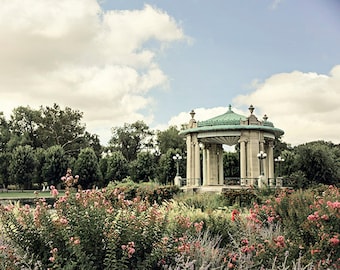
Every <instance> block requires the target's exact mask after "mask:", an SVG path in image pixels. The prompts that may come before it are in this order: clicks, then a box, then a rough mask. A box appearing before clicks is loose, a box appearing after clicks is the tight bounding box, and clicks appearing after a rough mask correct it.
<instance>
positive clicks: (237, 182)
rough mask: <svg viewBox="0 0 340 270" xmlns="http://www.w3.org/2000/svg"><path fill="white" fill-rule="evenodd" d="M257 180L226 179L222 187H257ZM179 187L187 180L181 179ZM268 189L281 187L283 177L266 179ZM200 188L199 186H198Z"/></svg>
mask: <svg viewBox="0 0 340 270" xmlns="http://www.w3.org/2000/svg"><path fill="white" fill-rule="evenodd" d="M258 180H259V179H258V178H239V177H227V178H225V179H224V181H223V185H226V186H258ZM180 184H181V187H183V186H186V185H187V179H186V178H181V181H180ZM267 185H268V186H269V187H283V186H284V185H283V177H276V178H268V184H267ZM198 186H200V185H198Z"/></svg>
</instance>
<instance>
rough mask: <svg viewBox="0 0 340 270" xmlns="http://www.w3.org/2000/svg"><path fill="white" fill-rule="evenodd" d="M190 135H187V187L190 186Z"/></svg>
mask: <svg viewBox="0 0 340 270" xmlns="http://www.w3.org/2000/svg"><path fill="white" fill-rule="evenodd" d="M191 155H192V154H191V135H190V134H188V135H187V184H186V185H187V186H188V187H190V186H191V166H192V164H191Z"/></svg>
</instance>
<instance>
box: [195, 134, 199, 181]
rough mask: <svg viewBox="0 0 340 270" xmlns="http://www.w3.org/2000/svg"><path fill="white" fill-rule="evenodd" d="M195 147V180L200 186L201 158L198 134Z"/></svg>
mask: <svg viewBox="0 0 340 270" xmlns="http://www.w3.org/2000/svg"><path fill="white" fill-rule="evenodd" d="M194 148H195V150H194V151H195V166H194V167H195V169H194V170H195V172H194V173H195V177H194V181H195V186H200V185H201V160H200V145H199V143H198V140H197V136H196V138H195V144H194Z"/></svg>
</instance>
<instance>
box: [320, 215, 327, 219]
mask: <svg viewBox="0 0 340 270" xmlns="http://www.w3.org/2000/svg"><path fill="white" fill-rule="evenodd" d="M321 219H323V220H329V217H328V215H322V216H321Z"/></svg>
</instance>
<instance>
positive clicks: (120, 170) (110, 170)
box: [102, 151, 129, 184]
mask: <svg viewBox="0 0 340 270" xmlns="http://www.w3.org/2000/svg"><path fill="white" fill-rule="evenodd" d="M103 160H106V169H105V168H103V170H102V171H104V172H105V173H104V180H105V183H106V184H108V183H109V182H110V181H121V180H123V179H124V178H126V177H127V176H128V171H129V164H128V162H127V160H126V158H125V157H124V156H123V154H122V152H120V151H115V152H112V153H111V152H110V154H109V155H108V156H107V157H106V158H105V159H103ZM102 164H103V162H102Z"/></svg>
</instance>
